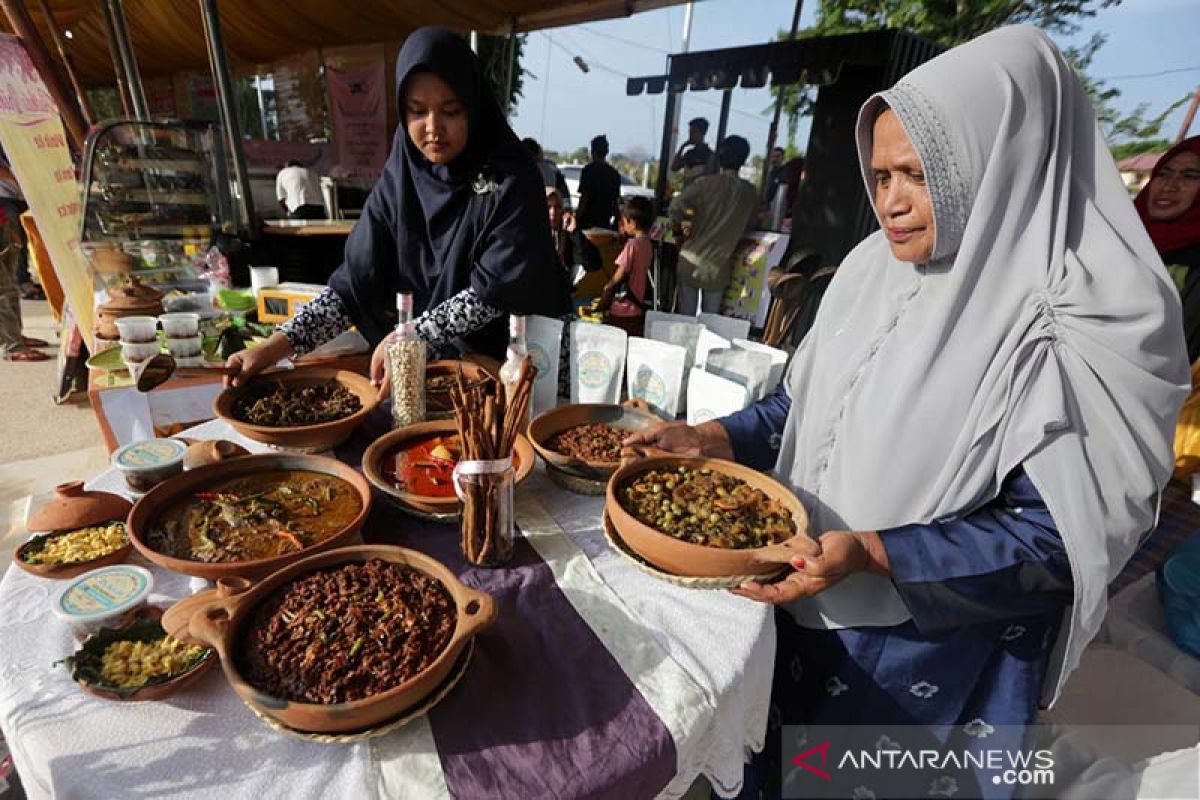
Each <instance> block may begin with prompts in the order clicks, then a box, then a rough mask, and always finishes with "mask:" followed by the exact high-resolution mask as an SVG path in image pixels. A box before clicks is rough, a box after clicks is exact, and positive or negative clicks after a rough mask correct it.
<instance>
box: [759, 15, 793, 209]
mask: <svg viewBox="0 0 1200 800" xmlns="http://www.w3.org/2000/svg"><path fill="white" fill-rule="evenodd" d="M803 7H804V0H796V10H795V12H793V13H792V32H791V33H790V34H788V38H789V39H795V38H796V31H797V29H799V27H800V9H801V8H803ZM782 114H783V87H782V86H780V87H779V95H778V96H777V97H776V98H775V115H774V116H773V117H771V127H770V129H769V131H768V132H767V153H766V156H765V157H764V159H763V164H764V166H763V171H762V176H761V177H760V178H759V180H758V193H759V194H760V195H766V193H767V177H768V176H769V175H770V174H771V170H770V169H768V168H767V166H766V165H769V164H770V163H771V151H772V150H774V149H775V141H776V139H777V138H778V137H779V117H780V115H782ZM770 199H771V198H769V197H768V198H767V200H770Z"/></svg>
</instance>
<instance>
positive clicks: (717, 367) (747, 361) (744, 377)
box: [704, 348, 772, 402]
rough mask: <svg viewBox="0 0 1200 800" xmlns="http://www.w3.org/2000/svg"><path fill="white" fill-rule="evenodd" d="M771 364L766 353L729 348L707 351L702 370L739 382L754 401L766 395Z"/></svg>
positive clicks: (751, 400)
mask: <svg viewBox="0 0 1200 800" xmlns="http://www.w3.org/2000/svg"><path fill="white" fill-rule="evenodd" d="M771 366H772V365H771V357H770V356H769V355H767V354H766V353H758V352H754V351H752V350H739V349H736V348H729V349H727V350H711V351H709V353H708V360H707V361H706V362H705V364H704V370H705V372H709V373H712V374H713V375H720V376H721V377H722V378H725V379H726V380H731V381H733V382H734V383H736V384H739V385H740V386H742V387H743V388H745V390H746V394H747V396H748V397H749V398H750V402H754V401H756V400H762V399H763V398H764V397H766V396H767V383H768V382H769V381H770V380H771Z"/></svg>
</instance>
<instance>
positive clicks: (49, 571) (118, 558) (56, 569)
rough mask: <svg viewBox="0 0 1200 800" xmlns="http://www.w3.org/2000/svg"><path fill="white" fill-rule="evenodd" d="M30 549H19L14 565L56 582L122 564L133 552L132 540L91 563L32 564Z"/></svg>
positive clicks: (31, 573)
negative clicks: (28, 554)
mask: <svg viewBox="0 0 1200 800" xmlns="http://www.w3.org/2000/svg"><path fill="white" fill-rule="evenodd" d="M62 533H69V531H55V532H54V533H52V534H50V535H51V536H54V535H57V534H62ZM28 547H29V542H26V543H25V544H23V545H21V546H20V547H18V548H17V551H16V552H15V553H13V563H15V564H16V565H17V566H18V567H20V568H21V569H23V570H25V571H26V572H28V573H29V574H30V575H37V576H38V577H39V578H54V579H55V580H63V579H65V578H75V577H78V576H79V575H82V574H83V573H85V572H90V571H91V570H94V569H99V568H100V567H107V566H109V565H110V564H120V563H121V562H122V561H124V560H125V559H127V558H129V554H130V553H132V552H133V543H132V539H131V541H130V543H129V544H126V545H125V546H124V547H120V548H117V549H116V550H114V551H113V552H111V553H109V554H108V555H106V556H100V558H93V559H92V560H91V561H81V562H79V563H78V564H30V563H29V562H28V561H26V560H25V556H24V551H25V550H27V549H28Z"/></svg>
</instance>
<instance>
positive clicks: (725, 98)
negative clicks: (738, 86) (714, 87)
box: [717, 89, 733, 150]
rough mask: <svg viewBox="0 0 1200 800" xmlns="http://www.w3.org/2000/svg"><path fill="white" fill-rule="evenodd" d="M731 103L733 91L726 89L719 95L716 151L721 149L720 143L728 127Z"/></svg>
mask: <svg viewBox="0 0 1200 800" xmlns="http://www.w3.org/2000/svg"><path fill="white" fill-rule="evenodd" d="M732 101H733V89H726V90H725V91H724V92H722V93H721V119H720V121H719V122H718V123H717V150H720V149H721V142H722V140H724V138H725V130H726V129H727V128H728V127H729V104H730V103H731V102H732Z"/></svg>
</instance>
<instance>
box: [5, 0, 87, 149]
mask: <svg viewBox="0 0 1200 800" xmlns="http://www.w3.org/2000/svg"><path fill="white" fill-rule="evenodd" d="M0 8H3V9H4V16H6V17H7V18H8V24H9V25H10V26H11V27H12V29H13V32H14V33H16V34H17V37H18V38H20V40H21V42H22V43H23V44H24V45H25V51H26V52H27V53H29V60H30V61H32V62H33V66H34V68H35V69H36V70H37V71H38V74H39V75H41V76H42V81H44V82H45V84H46V88H47V89H49V90H50V96H51V97H52V98H54V104H55V105H56V106H58V113H59V114H60V115H61V116H62V121H63V128H64V129H65V130H66V132H67V139H68V140H70V142H71V146H72V147H73V148H75V149H76V150H78V151H79V152H81V153H82V152H83V143H84V140H85V139H86V138H87V123H86V122H84V120H83V114H81V113H80V111H79V105H78V104H77V103H76V102H75V100H74V99H73V98H72V97H71V92H70V91H69V90H68V89H67V87H66V86H65V85H64V82H63V79H62V76H61V75H60V74H59V72H58V69H57V68H56V67H55V65H54V60H53V59H51V58H50V52H49V51H48V50H46V43H45V42H43V41H42V37H41V36H40V35H38V32H37V28H35V27H34V26H33V20H32V19H30V17H29V12H28V11H27V10H26V9H25V4H24V3H23V2H21V0H0Z"/></svg>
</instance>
